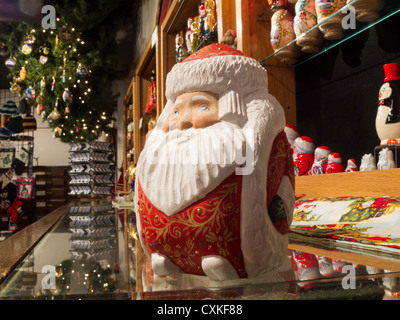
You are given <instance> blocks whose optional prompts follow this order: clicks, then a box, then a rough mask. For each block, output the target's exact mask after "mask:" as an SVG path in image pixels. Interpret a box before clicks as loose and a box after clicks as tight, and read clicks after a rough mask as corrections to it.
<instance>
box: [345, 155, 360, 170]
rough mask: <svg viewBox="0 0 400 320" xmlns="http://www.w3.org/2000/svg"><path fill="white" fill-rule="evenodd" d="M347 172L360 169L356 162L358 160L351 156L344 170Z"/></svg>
mask: <svg viewBox="0 0 400 320" xmlns="http://www.w3.org/2000/svg"><path fill="white" fill-rule="evenodd" d="M344 171H345V172H354V171H358V167H357V164H356V160H355V159H353V158H351V159H349V160H347V166H346V169H345V170H344Z"/></svg>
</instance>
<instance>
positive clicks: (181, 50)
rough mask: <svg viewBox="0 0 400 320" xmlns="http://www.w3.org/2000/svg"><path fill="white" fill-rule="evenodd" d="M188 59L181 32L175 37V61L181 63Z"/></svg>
mask: <svg viewBox="0 0 400 320" xmlns="http://www.w3.org/2000/svg"><path fill="white" fill-rule="evenodd" d="M187 57H188V53H187V49H186V47H185V44H184V38H183V31H180V32H178V33H177V34H176V36H175V61H176V62H177V63H178V62H182V61H183V60H185V59H186V58H187Z"/></svg>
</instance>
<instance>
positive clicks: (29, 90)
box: [25, 87, 36, 99]
mask: <svg viewBox="0 0 400 320" xmlns="http://www.w3.org/2000/svg"><path fill="white" fill-rule="evenodd" d="M25 96H26V97H27V98H28V99H36V90H35V88H34V87H28V88H27V89H26V90H25Z"/></svg>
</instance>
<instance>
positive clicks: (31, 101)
mask: <svg viewBox="0 0 400 320" xmlns="http://www.w3.org/2000/svg"><path fill="white" fill-rule="evenodd" d="M35 101H36V98H28V97H26V102H28V104H29V105H30V106H33V105H34V103H35Z"/></svg>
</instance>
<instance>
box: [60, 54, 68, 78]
mask: <svg viewBox="0 0 400 320" xmlns="http://www.w3.org/2000/svg"><path fill="white" fill-rule="evenodd" d="M63 60H64V68H63V72H62V76H61V80H62V83H65V81H66V76H67V75H66V71H65V64H66V61H67V57H66V56H64V59H63Z"/></svg>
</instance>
